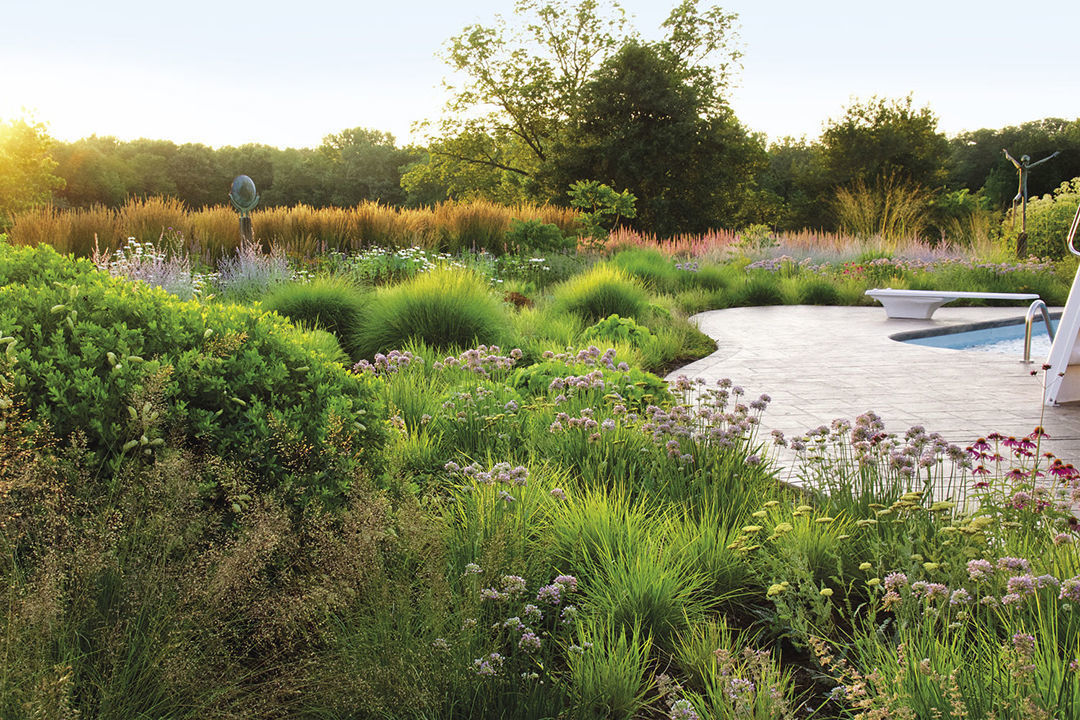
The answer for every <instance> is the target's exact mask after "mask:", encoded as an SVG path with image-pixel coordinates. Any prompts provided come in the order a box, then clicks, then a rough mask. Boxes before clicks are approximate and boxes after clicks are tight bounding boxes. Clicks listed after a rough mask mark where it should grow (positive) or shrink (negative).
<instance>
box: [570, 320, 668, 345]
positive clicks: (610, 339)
mask: <svg viewBox="0 0 1080 720" xmlns="http://www.w3.org/2000/svg"><path fill="white" fill-rule="evenodd" d="M581 341H582V342H584V343H588V344H592V345H601V344H603V343H617V342H621V343H626V344H628V345H633V346H635V347H639V348H644V347H648V346H649V345H650V344H652V342H653V334H652V333H651V332H649V329H648V328H647V327H643V326H641V325H638V324H637V323H636V322H634V320H633V318H624V317H619V316H618V315H609V316H608V317H607V318H605V319H603V320H601V321H600V322H598V323H596V324H594V325H590V326H589V327H587V328H585V330H583V331H582V333H581Z"/></svg>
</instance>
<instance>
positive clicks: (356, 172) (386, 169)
mask: <svg viewBox="0 0 1080 720" xmlns="http://www.w3.org/2000/svg"><path fill="white" fill-rule="evenodd" d="M319 152H321V153H322V154H323V155H325V156H326V157H327V158H328V159H329V160H330V163H331V167H332V172H333V189H332V195H331V202H332V203H333V204H334V205H341V206H346V205H355V204H357V203H359V202H361V201H364V200H374V201H376V202H382V203H389V204H394V205H400V204H401V203H402V202H404V200H405V194H404V192H403V190H402V188H401V171H402V168H403V167H404V166H405V165H407V164H408V163H409V162H411V161H412V160H414V159H415V157H414V155H413V153H411V152H410V151H408V150H403V149H400V148H398V147H396V146H395V145H394V136H393V135H391V134H390V133H386V132H382V131H380V130H368V129H367V128H362V127H357V128H351V129H349V130H342V131H341V132H340V133H337V134H335V135H327V136H326V137H325V138H323V143H322V146H321V147H320V148H319Z"/></svg>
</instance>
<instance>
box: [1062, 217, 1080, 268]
mask: <svg viewBox="0 0 1080 720" xmlns="http://www.w3.org/2000/svg"><path fill="white" fill-rule="evenodd" d="M1077 227H1080V205H1077V206H1076V214H1075V215H1073V221H1072V227H1070V228H1069V237H1067V238H1066V239H1065V245H1066V246H1067V247H1068V248H1069V252H1071V253H1072V254H1073V255H1077V256H1080V250H1077V249H1076V246H1074V245H1073V238H1075V237H1076V228H1077Z"/></svg>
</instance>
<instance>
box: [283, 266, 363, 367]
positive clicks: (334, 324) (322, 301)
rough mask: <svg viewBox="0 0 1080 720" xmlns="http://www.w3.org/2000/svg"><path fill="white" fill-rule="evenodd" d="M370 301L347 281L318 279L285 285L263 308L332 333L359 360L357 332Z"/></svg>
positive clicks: (349, 353)
mask: <svg viewBox="0 0 1080 720" xmlns="http://www.w3.org/2000/svg"><path fill="white" fill-rule="evenodd" d="M368 302H369V295H368V293H366V292H364V291H363V290H361V289H360V288H358V287H356V286H355V285H353V284H352V283H350V282H348V281H347V280H344V279H342V278H317V279H315V280H312V281H311V282H309V283H289V284H288V285H281V286H279V287H277V288H276V289H274V290H272V291H271V292H270V293H269V294H268V295H266V297H264V298H263V300H262V305H263V307H264V308H266V309H267V310H273V311H276V312H278V313H279V314H281V315H284V316H285V317H287V318H289V319H290V320H292V321H293V322H295V323H298V324H300V325H304V326H306V327H314V328H318V329H320V330H325V331H326V332H329V333H332V334H333V335H334V336H335V337H336V338H337V339H338V342H339V343H340V344H341V347H342V349H343V350H344V351H345V352H346V353H347V354H348V355H349V356H350V357H352V358H353V360H359V359H360V356H358V355H357V354H356V332H357V330H358V329H359V328H360V326H361V325H362V324H363V319H364V315H365V314H366V312H367V306H368Z"/></svg>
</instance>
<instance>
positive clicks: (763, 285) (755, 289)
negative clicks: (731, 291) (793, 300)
mask: <svg viewBox="0 0 1080 720" xmlns="http://www.w3.org/2000/svg"><path fill="white" fill-rule="evenodd" d="M736 292H737V296H738V298H739V300H740V302H738V303H737V304H739V305H750V306H756V305H783V304H784V296H783V293H781V291H780V285H779V283H778V282H777V278H775V277H773V276H770V275H765V274H761V273H754V274H753V275H751V276H750V277H748V278H747V280H746V283H745V284H744V285H743V287H741V288H739V289H738V290H737V291H736ZM731 304H732V305H736V303H735V302H732V303H731Z"/></svg>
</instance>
